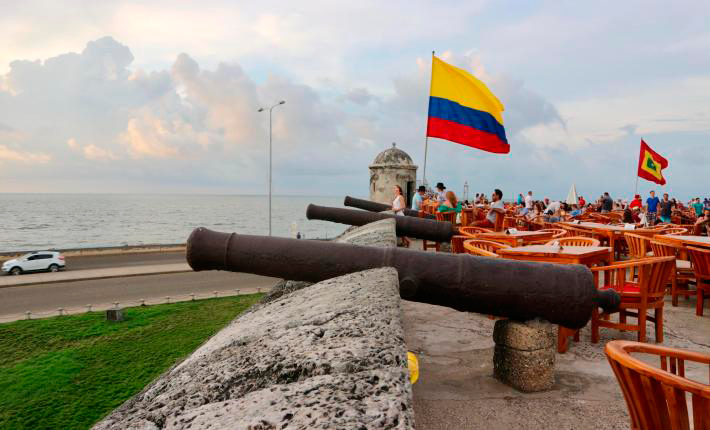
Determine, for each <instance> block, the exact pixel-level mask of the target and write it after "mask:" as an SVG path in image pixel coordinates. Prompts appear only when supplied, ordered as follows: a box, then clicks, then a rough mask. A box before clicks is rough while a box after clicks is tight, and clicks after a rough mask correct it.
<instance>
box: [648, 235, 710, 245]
mask: <svg viewBox="0 0 710 430" xmlns="http://www.w3.org/2000/svg"><path fill="white" fill-rule="evenodd" d="M654 238H657V239H661V240H672V241H676V242H681V243H683V244H685V245H698V246H710V237H708V236H688V235H675V234H657V235H655V236H654Z"/></svg>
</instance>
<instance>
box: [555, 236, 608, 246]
mask: <svg viewBox="0 0 710 430" xmlns="http://www.w3.org/2000/svg"><path fill="white" fill-rule="evenodd" d="M555 242H557V243H559V244H560V245H561V246H599V241H598V240H596V239H592V238H591V237H581V236H572V237H561V238H559V239H552V240H551V241H549V242H547V243H546V244H545V245H552V244H554V243H555Z"/></svg>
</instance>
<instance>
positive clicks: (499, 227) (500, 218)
mask: <svg viewBox="0 0 710 430" xmlns="http://www.w3.org/2000/svg"><path fill="white" fill-rule="evenodd" d="M504 222H505V216H504V215H503V214H501V213H496V222H495V224H493V231H503V223H504Z"/></svg>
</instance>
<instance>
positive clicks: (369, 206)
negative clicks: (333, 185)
mask: <svg viewBox="0 0 710 430" xmlns="http://www.w3.org/2000/svg"><path fill="white" fill-rule="evenodd" d="M343 206H349V207H351V208H358V209H363V210H366V211H370V212H382V211H387V210H390V209H392V208H391V207H390V206H388V205H386V204H384V203H377V202H373V201H372V200H363V199H356V198H355V197H350V196H345V201H343ZM403 212H404V214H405V215H407V216H412V217H416V218H419V211H415V210H413V209H404V210H403ZM424 218H430V219H434V218H436V217H435V216H434V215H432V214H426V215H424Z"/></svg>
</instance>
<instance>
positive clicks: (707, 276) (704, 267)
mask: <svg viewBox="0 0 710 430" xmlns="http://www.w3.org/2000/svg"><path fill="white" fill-rule="evenodd" d="M686 249H687V250H688V254H689V255H690V259H691V261H692V262H693V270H694V271H695V281H696V286H695V287H696V291H697V293H696V294H697V296H698V301H697V303H696V304H695V314H696V315H698V316H703V305H704V302H705V300H706V299H710V249H705V248H696V247H694V246H688V247H687V248H686Z"/></svg>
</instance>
